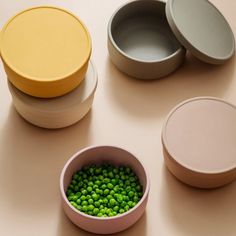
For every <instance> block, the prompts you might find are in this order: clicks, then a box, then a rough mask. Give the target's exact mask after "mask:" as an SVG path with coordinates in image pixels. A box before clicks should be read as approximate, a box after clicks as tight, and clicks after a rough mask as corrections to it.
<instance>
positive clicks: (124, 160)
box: [60, 146, 150, 234]
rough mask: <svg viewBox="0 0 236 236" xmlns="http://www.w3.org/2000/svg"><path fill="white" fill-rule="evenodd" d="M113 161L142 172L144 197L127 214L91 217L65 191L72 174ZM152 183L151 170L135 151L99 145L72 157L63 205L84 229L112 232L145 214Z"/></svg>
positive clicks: (63, 187) (65, 176)
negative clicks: (133, 152)
mask: <svg viewBox="0 0 236 236" xmlns="http://www.w3.org/2000/svg"><path fill="white" fill-rule="evenodd" d="M103 162H109V163H111V164H113V165H125V166H130V167H131V168H132V169H133V170H134V171H135V172H136V174H137V175H138V177H139V180H140V183H141V185H142V186H143V191H144V194H143V197H142V199H141V200H140V201H139V203H138V204H137V205H136V206H135V207H134V208H132V209H131V210H129V211H127V212H126V213H124V214H121V215H119V216H114V217H95V216H89V215H86V214H84V213H83V212H80V211H78V210H76V209H75V208H74V207H72V206H71V205H70V203H69V201H68V200H67V197H66V195H65V191H66V189H67V187H68V185H69V183H70V181H71V178H72V175H73V174H74V173H75V172H76V171H77V170H79V169H80V168H82V167H83V166H85V165H90V164H101V163H103ZM149 189H150V182H149V177H148V174H147V171H146V170H145V168H144V167H143V165H142V164H141V163H140V161H139V160H138V159H137V158H136V157H135V156H134V155H132V154H131V153H129V152H128V151H126V150H123V149H121V148H118V147H112V146H96V147H89V148H86V149H83V150H81V151H79V152H78V153H76V154H75V155H74V156H73V157H72V158H71V159H69V160H68V162H67V163H66V165H65V166H64V168H63V170H62V173H61V178H60V190H61V197H62V205H63V208H64V211H65V213H66V215H67V216H68V217H69V218H70V220H71V221H72V222H73V223H74V224H76V225H77V226H79V227H81V228H82V229H84V230H86V231H89V232H92V233H96V234H112V233H117V232H120V231H122V230H125V229H127V228H128V227H130V226H131V225H133V224H134V223H135V222H136V221H137V220H138V219H139V218H140V217H141V216H142V214H143V213H144V211H145V208H146V204H147V200H148V194H149Z"/></svg>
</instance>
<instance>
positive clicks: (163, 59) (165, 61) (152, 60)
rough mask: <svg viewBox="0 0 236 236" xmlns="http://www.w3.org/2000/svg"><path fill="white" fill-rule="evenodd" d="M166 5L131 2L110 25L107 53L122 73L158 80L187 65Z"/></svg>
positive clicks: (154, 1)
mask: <svg viewBox="0 0 236 236" xmlns="http://www.w3.org/2000/svg"><path fill="white" fill-rule="evenodd" d="M165 6H166V4H165V2H163V1H156V0H150V1H146V0H140V1H129V2H128V3H126V4H125V5H123V6H122V7H120V8H119V9H118V10H117V11H116V12H115V13H114V14H113V16H112V17H111V19H110V22H109V24H108V51H109V54H110V58H111V61H112V62H113V63H114V64H115V65H116V66H117V68H118V69H119V70H121V71H122V72H124V73H126V74H128V75H130V76H133V77H136V78H140V79H157V78H160V77H163V76H167V75H168V74H170V73H172V72H173V71H174V70H176V69H177V68H178V67H179V66H180V65H181V64H182V63H183V61H184V58H185V52H186V50H185V49H184V48H183V47H182V46H181V44H180V43H179V42H178V40H177V39H176V37H175V36H174V34H173V32H172V31H171V29H170V26H169V24H168V22H167V19H166V14H165Z"/></svg>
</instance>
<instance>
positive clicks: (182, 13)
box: [166, 0, 235, 64]
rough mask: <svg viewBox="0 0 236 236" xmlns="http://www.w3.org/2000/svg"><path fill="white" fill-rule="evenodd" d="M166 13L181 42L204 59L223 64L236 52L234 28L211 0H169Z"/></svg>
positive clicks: (208, 61)
mask: <svg viewBox="0 0 236 236" xmlns="http://www.w3.org/2000/svg"><path fill="white" fill-rule="evenodd" d="M166 15H167V19H168V22H169V24H170V27H171V29H172V30H173V32H174V34H175V35H176V37H177V38H178V40H179V41H180V42H181V44H182V45H184V47H185V48H187V49H188V50H190V51H191V52H192V53H193V55H195V56H196V57H198V58H199V59H200V60H202V61H205V62H207V63H211V64H222V63H224V62H225V61H227V60H228V59H230V58H231V57H232V56H233V55H234V51H235V40H234V35H233V32H232V30H231V28H230V26H229V24H228V22H227V21H226V19H225V18H224V16H223V15H222V14H221V13H220V12H219V11H218V9H216V8H215V6H213V5H212V4H211V3H210V2H209V1H207V0H168V2H167V5H166Z"/></svg>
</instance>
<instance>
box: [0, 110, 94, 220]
mask: <svg viewBox="0 0 236 236" xmlns="http://www.w3.org/2000/svg"><path fill="white" fill-rule="evenodd" d="M91 119H92V112H90V113H89V114H87V116H86V117H84V118H83V119H82V120H81V121H80V122H79V123H77V124H75V125H73V126H71V127H68V128H65V129H59V130H47V129H42V128H38V127H35V126H33V125H31V124H29V123H27V122H26V121H25V120H24V119H23V118H21V117H20V116H19V115H18V113H17V112H16V111H15V109H14V108H13V107H12V106H11V107H10V110H9V117H8V119H7V121H6V124H5V126H4V127H3V129H2V130H1V137H3V139H2V140H0V155H1V156H3V157H2V158H1V159H2V162H1V166H4V168H5V169H6V170H7V171H6V172H4V173H2V175H1V174H0V176H1V182H2V183H3V184H2V185H1V186H3V187H2V189H1V197H2V199H4V202H5V203H6V204H9V206H10V207H14V209H15V211H19V212H24V214H26V215H27V214H28V215H29V216H32V217H36V218H37V217H44V216H45V214H46V215H47V212H49V211H51V209H52V208H53V206H54V204H56V203H57V200H59V190H58V189H59V176H60V172H61V169H62V168H63V166H64V164H65V162H66V161H67V160H68V159H69V158H70V156H71V155H72V154H74V153H75V152H76V151H78V150H79V149H81V148H83V147H85V146H87V145H89V144H90V142H91V137H90V123H91Z"/></svg>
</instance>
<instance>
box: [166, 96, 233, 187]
mask: <svg viewBox="0 0 236 236" xmlns="http://www.w3.org/2000/svg"><path fill="white" fill-rule="evenodd" d="M162 142H163V150H164V157H165V162H166V165H167V167H168V169H169V170H170V171H171V172H172V173H173V174H174V175H175V176H176V177H177V178H178V179H180V180H181V181H183V182H184V183H186V184H189V185H192V186H195V187H200V188H215V187H220V186H223V185H225V184H228V183H230V182H231V181H233V180H235V179H236V107H235V106H233V105H231V104H229V103H227V102H225V101H223V100H220V99H217V98H211V97H205V98H204V97H203V98H194V99H191V100H187V101H185V102H183V103H181V104H180V105H178V106H177V107H176V108H174V109H173V110H172V111H171V112H170V114H169V116H168V118H167V120H166V122H165V124H164V127H163V132H162Z"/></svg>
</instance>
